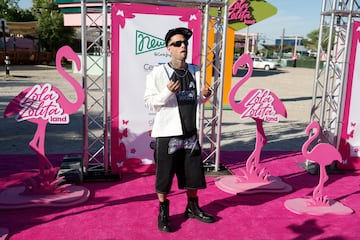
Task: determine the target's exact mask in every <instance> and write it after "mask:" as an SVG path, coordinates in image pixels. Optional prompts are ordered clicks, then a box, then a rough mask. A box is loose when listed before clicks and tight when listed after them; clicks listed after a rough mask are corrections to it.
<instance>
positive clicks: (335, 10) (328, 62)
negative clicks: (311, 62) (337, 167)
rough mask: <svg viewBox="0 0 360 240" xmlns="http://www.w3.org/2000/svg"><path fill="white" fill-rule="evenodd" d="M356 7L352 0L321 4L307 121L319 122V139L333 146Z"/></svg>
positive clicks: (336, 141) (338, 128)
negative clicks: (309, 116)
mask: <svg viewBox="0 0 360 240" xmlns="http://www.w3.org/2000/svg"><path fill="white" fill-rule="evenodd" d="M359 7H360V6H359V4H358V2H357V1H356V0H351V1H346V0H323V3H322V10H321V19H320V33H319V43H318V51H317V60H316V71H315V78H314V88H313V97H312V109H311V121H313V120H316V121H318V122H319V123H320V126H321V127H322V131H323V132H322V138H323V139H322V141H324V142H328V143H330V144H332V145H334V146H335V147H337V148H338V147H339V144H340V131H341V127H342V113H343V108H344V103H343V102H344V97H345V96H344V95H345V91H346V82H347V71H348V69H347V68H348V61H349V60H348V59H349V48H350V43H351V26H352V23H353V21H354V20H355V18H358V17H359V16H360V12H359ZM324 58H325V59H324ZM324 60H325V61H324ZM322 62H323V64H322Z"/></svg>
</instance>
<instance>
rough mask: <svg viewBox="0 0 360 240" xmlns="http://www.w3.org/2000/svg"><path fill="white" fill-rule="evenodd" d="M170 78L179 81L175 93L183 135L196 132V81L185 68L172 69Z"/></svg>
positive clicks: (188, 135)
mask: <svg viewBox="0 0 360 240" xmlns="http://www.w3.org/2000/svg"><path fill="white" fill-rule="evenodd" d="M170 79H172V80H178V81H180V90H179V91H178V92H177V93H176V98H177V101H178V106H179V112H180V118H181V123H182V129H183V132H184V137H191V136H193V135H195V134H196V132H197V130H196V105H197V96H196V82H195V80H194V78H193V75H192V74H191V72H190V71H189V70H188V69H187V68H186V69H174V73H173V74H172V76H171V78H170Z"/></svg>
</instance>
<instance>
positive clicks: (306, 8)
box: [240, 0, 322, 44]
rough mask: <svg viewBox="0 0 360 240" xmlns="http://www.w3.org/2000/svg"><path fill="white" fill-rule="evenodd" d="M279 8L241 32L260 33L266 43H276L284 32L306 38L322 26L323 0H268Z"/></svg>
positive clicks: (287, 34) (286, 34) (285, 34)
mask: <svg viewBox="0 0 360 240" xmlns="http://www.w3.org/2000/svg"><path fill="white" fill-rule="evenodd" d="M267 2H268V3H270V4H271V5H273V6H275V7H276V8H277V13H276V14H275V15H274V16H272V17H269V18H266V19H264V20H263V21H261V22H258V23H256V24H254V25H252V26H250V27H249V29H242V30H240V32H242V33H246V32H248V31H249V33H258V34H259V36H260V39H261V38H263V39H264V40H265V43H266V44H274V43H275V39H279V38H280V37H281V36H282V34H283V32H284V36H299V37H304V38H306V36H307V34H308V33H310V32H312V31H313V30H316V29H319V28H320V14H321V7H322V0H301V1H300V0H267Z"/></svg>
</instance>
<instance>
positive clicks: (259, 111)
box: [229, 54, 287, 182]
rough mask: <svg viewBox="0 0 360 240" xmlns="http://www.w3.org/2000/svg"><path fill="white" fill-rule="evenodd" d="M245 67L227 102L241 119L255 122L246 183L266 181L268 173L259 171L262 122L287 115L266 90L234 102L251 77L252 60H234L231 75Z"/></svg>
mask: <svg viewBox="0 0 360 240" xmlns="http://www.w3.org/2000/svg"><path fill="white" fill-rule="evenodd" d="M246 65H247V66H248V71H247V73H246V75H245V76H244V77H243V78H241V79H240V81H238V82H237V83H236V84H235V85H234V86H233V87H232V88H231V90H230V93H229V102H230V105H231V107H232V109H233V110H234V111H235V112H236V113H238V114H240V116H241V118H245V117H251V118H253V119H254V120H255V122H256V143H255V149H254V151H253V152H252V154H251V155H250V156H249V158H248V160H247V161H246V172H245V176H246V178H247V179H246V181H248V182H249V181H254V182H258V181H259V180H263V181H268V179H267V177H268V173H267V172H266V171H265V170H264V169H262V170H260V169H259V161H260V153H261V149H262V148H263V147H264V146H265V144H266V143H267V137H266V135H265V131H264V128H263V122H264V121H268V122H278V121H279V117H278V116H277V114H278V115H282V116H284V117H285V118H286V117H287V113H286V108H285V106H284V105H283V103H282V102H281V100H280V99H279V98H278V97H277V96H276V95H275V94H274V93H272V92H271V91H269V90H268V89H253V90H251V91H250V92H249V93H248V94H247V95H246V96H245V97H244V98H243V100H242V101H241V102H240V103H236V102H235V95H236V92H237V91H238V89H239V88H240V87H241V86H242V85H243V84H244V83H245V82H246V81H247V80H248V79H249V78H250V77H251V75H252V72H253V64H252V59H251V57H250V55H249V54H243V55H242V56H241V57H239V58H238V59H237V60H236V62H235V63H234V66H233V74H234V75H235V74H236V73H237V70H238V68H239V67H240V66H246Z"/></svg>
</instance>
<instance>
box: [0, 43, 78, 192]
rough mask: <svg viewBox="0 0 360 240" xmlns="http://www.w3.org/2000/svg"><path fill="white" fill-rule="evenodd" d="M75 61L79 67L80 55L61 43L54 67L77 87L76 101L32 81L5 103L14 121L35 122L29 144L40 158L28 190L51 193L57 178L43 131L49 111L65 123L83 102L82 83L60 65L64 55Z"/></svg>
mask: <svg viewBox="0 0 360 240" xmlns="http://www.w3.org/2000/svg"><path fill="white" fill-rule="evenodd" d="M64 57H65V58H66V59H67V60H69V61H74V62H75V64H76V67H77V69H78V70H80V66H81V63H80V58H79V57H78V56H77V54H76V53H75V52H74V51H73V50H72V49H71V48H70V47H69V46H63V47H61V48H60V49H59V50H58V52H57V54H56V67H57V70H58V72H59V73H60V74H61V75H62V76H63V77H64V78H65V79H66V80H67V81H68V82H69V83H70V84H71V85H72V86H73V88H74V89H75V91H76V101H75V102H71V101H70V100H68V99H67V98H66V97H65V95H64V94H63V93H62V92H61V91H60V90H59V89H58V88H56V87H52V86H51V85H50V84H44V85H35V86H34V87H30V88H27V89H25V90H24V91H22V92H21V93H20V94H19V95H18V96H16V97H15V98H14V99H13V100H12V101H11V102H10V103H9V104H8V106H7V107H6V109H5V112H4V117H5V118H7V117H10V116H12V115H15V114H17V117H16V119H17V121H23V120H27V121H29V122H32V123H35V124H37V129H36V132H35V134H34V137H33V139H32V140H31V141H30V143H29V146H30V148H31V149H32V150H33V151H34V152H35V153H36V154H37V156H38V161H39V170H40V171H39V179H37V180H35V179H32V180H31V181H30V185H29V186H27V187H26V189H25V192H28V193H51V192H54V191H55V190H56V189H57V190H59V189H60V188H57V186H56V185H57V183H58V181H59V180H60V179H58V180H57V181H54V179H55V175H56V173H57V169H56V168H54V167H53V165H52V164H51V162H50V161H49V160H48V158H47V157H46V155H45V133H46V126H47V124H48V123H54V122H53V120H52V119H51V114H53V115H56V116H57V117H61V118H63V119H64V118H65V121H67V122H62V123H68V121H69V118H68V116H69V115H70V114H72V113H75V112H76V111H77V110H78V109H79V108H80V107H81V105H82V104H83V102H84V99H85V94H84V91H83V88H82V86H81V85H80V84H79V83H78V82H77V81H76V80H75V79H74V78H73V77H72V76H71V75H70V74H68V73H67V72H66V71H65V70H64V69H63V68H62V65H61V61H62V59H63V58H64Z"/></svg>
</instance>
